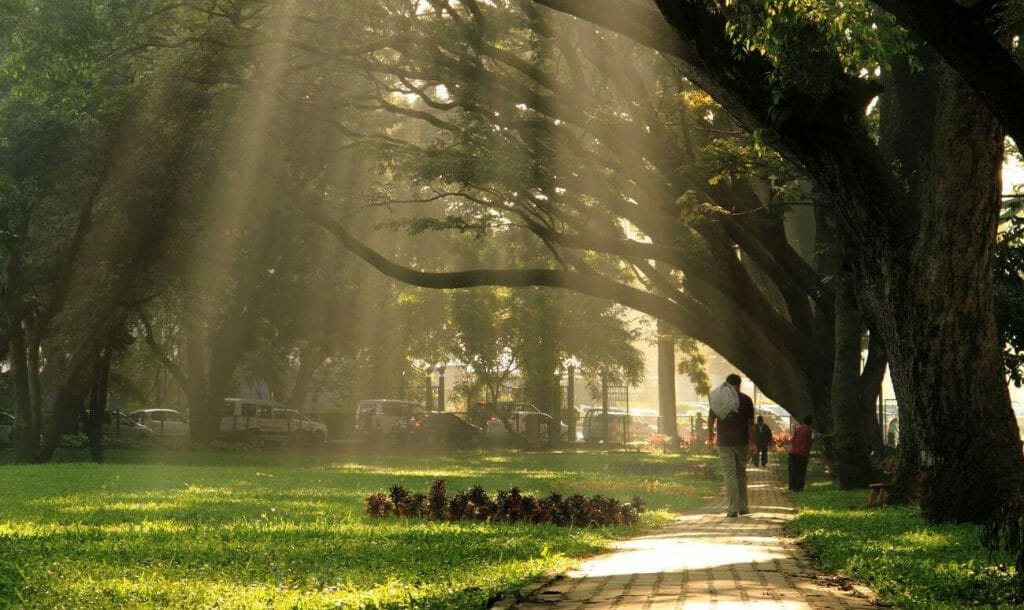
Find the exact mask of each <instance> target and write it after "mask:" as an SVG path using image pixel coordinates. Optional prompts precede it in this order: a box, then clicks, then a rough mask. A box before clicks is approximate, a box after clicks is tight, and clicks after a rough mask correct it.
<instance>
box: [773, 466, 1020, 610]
mask: <svg viewBox="0 0 1024 610" xmlns="http://www.w3.org/2000/svg"><path fill="white" fill-rule="evenodd" d="M780 455H781V460H780V461H781V462H782V463H785V461H786V459H785V454H780ZM783 477H784V478H785V472H783ZM790 497H791V498H792V499H793V501H794V503H796V504H797V509H798V510H797V517H796V520H795V521H794V523H793V528H794V532H795V533H796V534H797V535H798V536H799V537H800V538H802V539H803V540H804V542H805V543H806V546H807V548H808V550H809V551H810V552H811V553H812V554H813V555H815V556H817V557H819V558H820V559H821V562H822V564H823V567H824V568H825V569H826V570H828V571H831V572H838V573H841V574H844V575H847V576H850V577H853V578H856V579H858V580H861V581H864V582H867V583H868V584H869V585H871V587H872V588H873V589H874V590H876V591H877V592H878V594H879V596H880V598H881V599H882V601H884V602H886V603H890V604H894V605H895V606H897V607H899V608H904V609H908V610H910V609H915V608H921V609H924V608H928V609H932V608H964V607H1005V608H1019V607H1020V606H1019V605H1018V604H1013V603H1011V602H1010V600H1011V599H1012V595H1013V583H1012V577H1011V575H1012V571H1013V569H1012V567H1011V568H1010V569H1009V570H1007V569H1005V568H1001V567H999V565H998V564H999V563H1002V564H1004V565H1011V566H1012V563H1013V562H1012V560H1011V558H1010V557H1009V556H1008V555H996V556H995V557H993V558H992V560H993V563H994V564H996V565H992V564H990V563H989V553H988V551H987V550H986V549H985V548H984V547H983V546H982V544H981V542H980V535H981V528H980V527H978V526H975V525H930V524H927V523H925V521H924V519H923V518H922V517H921V514H920V511H918V510H917V508H914V507H904V506H887V507H884V508H870V509H869V508H867V501H868V491H867V490H857V491H839V490H837V489H836V488H835V486H834V485H833V484H832V483H831V482H829V481H828V480H827V479H826V478H825V476H824V474H823V473H822V471H821V466H820V461H819V460H813V459H812V461H811V472H809V473H808V483H807V488H806V489H805V491H803V492H801V493H798V494H790Z"/></svg>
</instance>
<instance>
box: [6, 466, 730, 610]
mask: <svg viewBox="0 0 1024 610" xmlns="http://www.w3.org/2000/svg"><path fill="white" fill-rule="evenodd" d="M63 457H64V458H65V459H68V458H69V457H70V458H71V459H75V458H80V457H84V456H83V455H82V454H77V453H75V452H67V453H65V454H63ZM107 458H108V463H106V464H103V465H96V464H90V463H74V462H63V463H54V464H47V465H30V466H13V465H5V466H0V479H2V481H3V499H2V500H0V607H7V606H15V607H30V608H122V607H149V608H166V607H177V608H183V607H218V608H252V607H272V608H328V607H343V608H407V607H410V608H411V607H415V608H475V607H483V606H484V605H486V602H487V600H488V599H489V598H490V597H492V596H493V595H495V594H497V593H500V592H502V591H508V590H512V589H514V588H516V587H518V586H520V585H522V584H524V583H525V582H527V581H529V580H530V579H532V578H535V577H536V576H538V575H539V574H542V573H544V572H546V571H550V570H557V569H562V568H564V567H566V566H567V565H568V564H569V563H571V562H572V561H573V558H578V557H581V556H584V555H588V554H592V553H594V552H597V551H599V550H600V549H601V548H602V547H604V546H605V545H607V544H608V543H609V541H610V540H611V539H613V538H615V537H619V536H623V535H626V534H628V533H634V532H635V531H636V528H632V529H630V528H624V527H608V528H593V529H582V528H559V527H556V526H537V525H524V524H515V525H513V524H504V523H479V522H465V523H441V522H427V521H418V520H397V519H394V518H391V519H388V520H384V521H381V520H374V519H369V518H367V517H365V516H364V515H363V513H362V510H363V499H364V498H365V497H366V496H367V495H368V494H370V493H372V492H376V491H386V490H387V489H388V487H390V486H391V485H393V484H395V483H399V484H401V485H404V486H406V487H407V488H409V489H411V490H416V491H423V492H426V490H427V488H428V486H429V485H430V483H431V481H432V480H433V479H434V478H437V477H440V478H444V479H445V480H446V482H447V485H448V488H449V490H451V491H453V492H454V491H456V490H460V489H465V488H469V487H471V486H473V485H477V484H479V485H482V486H483V487H484V488H486V489H487V491H488V492H489V493H491V494H492V495H493V493H494V492H495V491H496V490H497V489H499V488H508V487H510V486H513V485H515V486H518V487H520V488H521V489H522V490H523V492H524V493H533V494H538V495H540V494H547V493H548V492H550V491H558V492H561V493H564V494H571V493H581V494H585V495H593V494H597V493H600V494H604V495H608V496H612V497H615V498H618V499H620V500H629V499H630V498H631V497H632V496H634V495H639V496H641V497H642V498H643V499H644V501H645V502H646V504H647V506H648V508H649V511H648V512H647V513H645V514H644V516H643V519H642V522H641V525H640V526H639V527H641V528H643V527H651V526H654V525H657V524H660V523H664V522H666V521H667V520H669V519H671V518H672V516H673V515H675V514H678V513H681V512H685V511H688V510H691V509H693V508H696V507H698V506H699V505H701V504H702V503H703V502H704V501H705V500H706V499H707V498H708V497H709V496H712V495H713V494H714V493H715V490H716V489H717V486H718V479H717V476H716V474H715V472H716V471H715V470H714V469H713V468H711V469H708V468H707V465H708V463H709V459H710V458H706V457H681V456H661V455H644V454H612V455H601V454H564V455H541V454H515V453H507V454H490V455H488V454H481V453H472V454H460V455H454V456H438V455H428V456H377V457H353V456H326V455H324V456H316V455H272V454H244V453H223V454H210V453H206V454H201V453H191V452H177V453H175V452H171V451H130V450H123V451H109V452H108V454H107ZM9 460H10V456H9V455H6V456H4V455H0V461H7V462H9Z"/></svg>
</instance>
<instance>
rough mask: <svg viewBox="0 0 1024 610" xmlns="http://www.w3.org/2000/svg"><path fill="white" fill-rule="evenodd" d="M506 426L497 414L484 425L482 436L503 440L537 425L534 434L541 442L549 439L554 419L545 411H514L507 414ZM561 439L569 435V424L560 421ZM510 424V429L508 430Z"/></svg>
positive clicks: (512, 438) (495, 440)
mask: <svg viewBox="0 0 1024 610" xmlns="http://www.w3.org/2000/svg"><path fill="white" fill-rule="evenodd" d="M507 421H508V426H506V425H505V422H503V421H502V420H501V419H499V418H498V417H497V416H495V417H491V418H490V419H488V420H487V423H486V424H485V425H484V438H485V439H487V440H488V441H494V442H503V441H511V440H514V439H517V438H522V437H524V436H526V435H527V434H528V432H530V431H532V426H537V431H536V432H535V433H536V434H538V435H539V437H540V439H539V440H540V441H541V442H549V441H550V432H551V429H552V428H553V427H554V423H555V420H554V418H552V417H551V416H550V415H548V414H547V413H540V412H536V411H515V412H513V413H510V414H509V415H508V419H507ZM560 423H561V426H560V429H561V437H562V440H567V439H568V437H569V425H568V424H566V423H565V422H560ZM509 426H511V430H509Z"/></svg>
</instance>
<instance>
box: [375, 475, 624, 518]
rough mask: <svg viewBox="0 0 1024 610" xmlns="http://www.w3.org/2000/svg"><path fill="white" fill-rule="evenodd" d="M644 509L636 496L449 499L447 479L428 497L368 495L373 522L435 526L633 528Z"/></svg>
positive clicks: (508, 494)
mask: <svg viewBox="0 0 1024 610" xmlns="http://www.w3.org/2000/svg"><path fill="white" fill-rule="evenodd" d="M643 510H644V507H643V501H642V500H641V499H640V498H639V497H634V498H633V499H632V501H630V502H628V503H622V502H619V501H618V500H616V499H614V498H609V497H606V496H602V495H596V496H592V497H590V498H587V497H584V496H581V495H578V494H574V495H571V496H569V497H567V498H563V497H562V496H561V495H559V494H557V493H551V494H550V495H548V496H547V497H545V498H543V499H540V500H538V499H537V498H535V497H533V496H531V495H528V494H524V493H522V491H521V490H520V489H519V488H518V487H512V488H511V489H508V490H499V491H498V492H497V495H496V497H495V499H494V500H492V499H491V498H490V496H488V495H487V492H486V491H484V489H483V488H482V487H480V486H476V487H473V488H471V489H470V490H469V491H460V492H458V493H456V494H455V495H453V496H449V495H448V491H447V488H446V487H445V483H444V479H435V480H434V482H433V484H432V485H431V486H430V491H429V493H427V494H421V493H415V494H411V493H409V491H407V490H406V489H405V488H404V487H402V486H401V485H392V486H391V489H390V490H389V493H388V494H384V493H375V494H371V495H369V496H367V498H366V507H365V512H366V514H367V515H368V516H370V517H376V518H380V519H383V518H385V517H387V516H388V515H389V514H392V513H393V514H394V515H395V516H396V517H412V518H427V519H432V520H436V521H459V520H464V519H477V520H487V519H491V520H494V521H507V522H512V523H520V522H522V523H552V524H554V525H560V526H563V527H566V526H588V527H589V526H602V525H634V524H636V523H637V522H638V521H639V520H640V513H642V512H643Z"/></svg>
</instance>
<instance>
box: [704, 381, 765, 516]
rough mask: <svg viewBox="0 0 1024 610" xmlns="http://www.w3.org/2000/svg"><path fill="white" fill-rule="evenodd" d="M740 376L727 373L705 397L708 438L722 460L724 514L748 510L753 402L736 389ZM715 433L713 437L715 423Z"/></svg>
mask: <svg viewBox="0 0 1024 610" xmlns="http://www.w3.org/2000/svg"><path fill="white" fill-rule="evenodd" d="M740 382H741V380H740V376H739V375H736V374H731V375H729V376H728V377H726V378H725V383H723V384H722V385H721V386H719V387H717V388H715V389H714V390H713V391H712V392H711V395H710V396H709V399H710V401H709V402H710V403H711V410H710V412H709V413H708V435H709V440H710V439H715V441H716V443H715V444H716V445H717V446H718V457H719V459H720V461H721V462H722V477H723V478H724V479H725V493H726V496H727V497H728V499H729V508H728V509H727V512H726V514H725V516H726V517H738V516H739V515H746V514H749V513H750V506H749V505H748V504H747V460H748V459H750V456H751V455H754V451H755V447H754V402H753V401H752V400H750V397H749V396H747V395H746V394H744V393H742V392H740ZM716 424H717V426H718V436H717V437H716V436H715V426H716Z"/></svg>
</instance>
